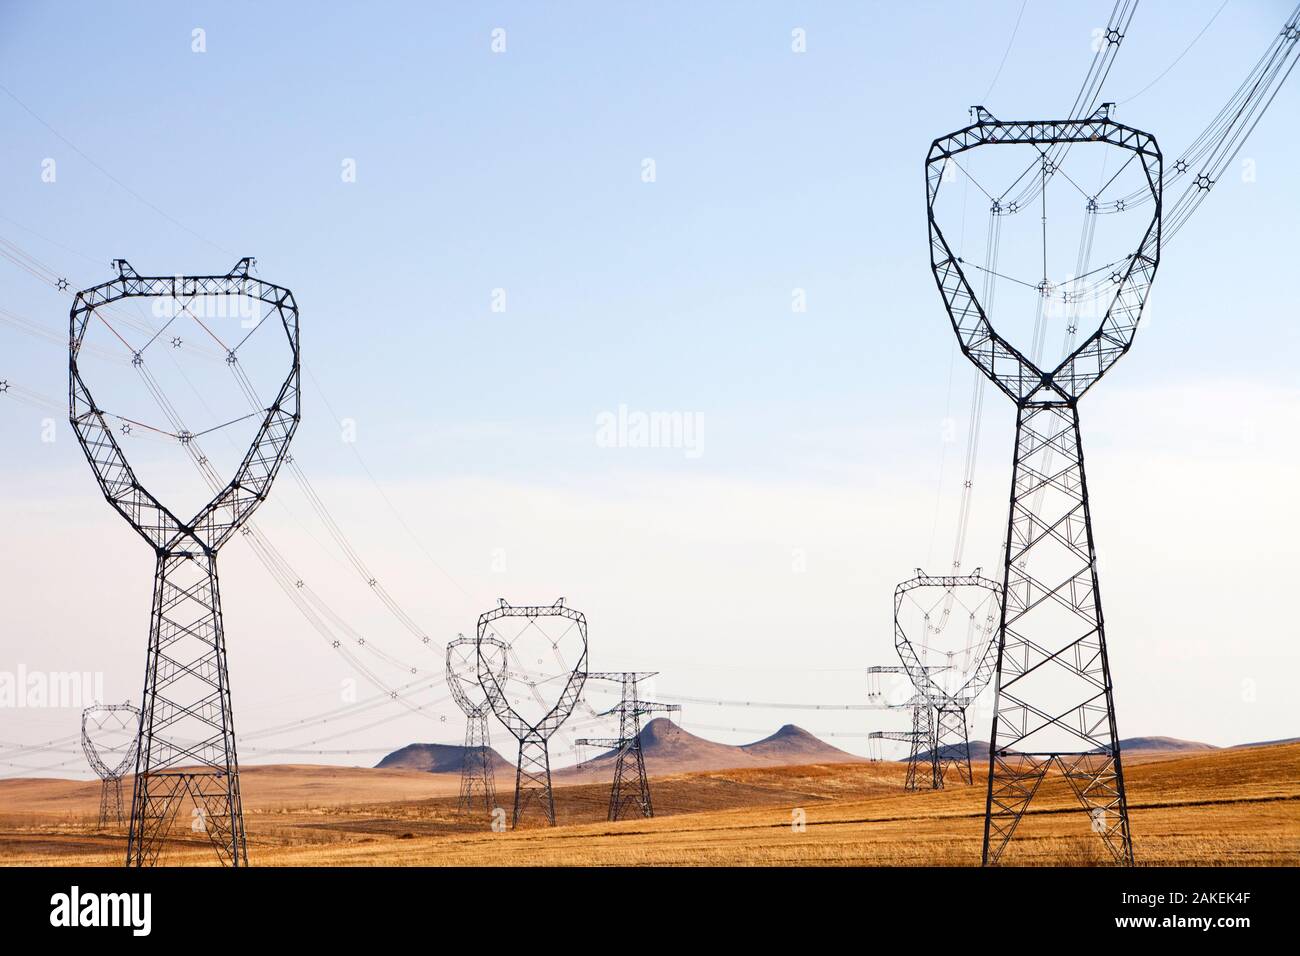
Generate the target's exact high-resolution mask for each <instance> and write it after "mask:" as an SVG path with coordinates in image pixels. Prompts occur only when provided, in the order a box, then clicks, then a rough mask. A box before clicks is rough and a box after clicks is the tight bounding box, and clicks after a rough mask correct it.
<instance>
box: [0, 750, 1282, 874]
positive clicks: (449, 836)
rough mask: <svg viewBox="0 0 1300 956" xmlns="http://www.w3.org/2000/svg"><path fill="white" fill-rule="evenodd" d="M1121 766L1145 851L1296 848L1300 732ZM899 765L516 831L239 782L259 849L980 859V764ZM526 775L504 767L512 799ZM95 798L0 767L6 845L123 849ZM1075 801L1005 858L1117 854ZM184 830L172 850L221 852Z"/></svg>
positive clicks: (1261, 852)
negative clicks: (641, 816)
mask: <svg viewBox="0 0 1300 956" xmlns="http://www.w3.org/2000/svg"><path fill="white" fill-rule="evenodd" d="M651 770H652V771H653V766H652V767H651ZM1125 771H1126V777H1127V782H1128V793H1129V806H1130V813H1131V825H1132V829H1133V835H1134V851H1135V855H1136V857H1137V861H1138V863H1139V864H1146V865H1166V866H1170V865H1182V864H1186V865H1296V864H1300V743H1291V744H1276V745H1269V746H1260V747H1251V748H1240V749H1229V750H1218V751H1211V752H1198V753H1195V754H1192V755H1186V756H1180V755H1171V754H1163V755H1153V757H1152V758H1149V759H1133V760H1130V761H1128V763H1127V764H1126V768H1125ZM903 774H904V767H903V765H902V764H897V763H852V764H843V763H841V764H819V765H812V766H800V767H770V768H769V767H763V768H746V769H742V770H732V771H707V772H695V773H682V774H674V775H669V776H662V777H655V778H654V779H653V781H652V788H653V797H654V802H655V809H656V813H657V815H656V817H655V818H654V819H652V820H628V821H623V822H619V823H607V822H605V820H604V816H605V807H606V799H607V797H608V783H607V782H606V781H601V782H599V783H593V782H589V781H590V779H591V778H590V777H582V776H578V775H575V774H558V775H557V778H556V783H557V789H556V801H557V813H558V817H559V824H560V825H559V826H557V827H554V828H547V827H537V826H530V827H527V828H524V829H521V830H519V831H514V832H504V833H496V832H492V830H491V828H490V826H489V819H488V817H487V815H486V814H483V813H478V814H476V815H474V816H472V817H467V816H465V815H462V814H459V813H457V811H456V809H455V803H456V800H455V793H456V788H457V782H458V781H457V778H456V777H455V776H454V775H448V774H428V773H420V772H418V771H407V770H402V771H390V770H369V769H361V768H333V767H319V766H254V767H247V768H245V769H244V771H243V772H242V774H241V781H242V787H243V794H244V807H245V818H246V822H247V827H248V840H249V845H248V852H249V860H250V863H252V864H253V865H255V866H277V865H298V866H407V865H417V866H431V865H471V866H526V865H760V866H763V865H815V866H823V865H830V866H841V865H855V866H859V865H868V866H895V865H920V866H927V865H958V866H961V865H976V864H978V863H979V857H980V844H981V839H982V833H983V812H984V788H983V785H982V784H983V781H982V779H981V778H980V777H979V776H977V779H976V785H975V786H974V787H957V788H952V789H948V790H945V791H937V792H924V793H904V792H903V791H902V780H903ZM978 774H979V771H978V770H977V775H978ZM513 782H514V780H513V775H511V776H510V778H509V779H508V780H507V779H505V778H504V775H502V776H501V777H499V778H498V790H499V796H498V803H500V804H502V805H503V806H505V807H506V808H507V810H509V807H510V798H511V793H512V792H511V790H510V787H511V786H512V785H513ZM125 784H126V787H127V791H126V793H127V799H128V800H129V798H130V789H129V788H130V780H129V778H128V779H127V780H126V781H125ZM98 799H99V784H98V782H97V781H96V782H81V781H66V780H8V781H3V782H0V851H2V852H0V859H3V860H4V861H5V862H6V863H8V864H16V865H55V864H61V865H117V864H120V862H121V861H122V859H123V856H124V853H125V836H124V834H123V833H121V832H120V831H107V832H101V831H99V830H98V829H97V828H96V826H95V825H94V824H95V820H94V815H95V812H96V809H97V807H98ZM1076 807H1077V804H1076V803H1075V802H1074V798H1073V796H1072V795H1071V794H1070V792H1069V790H1068V788H1067V787H1066V785H1065V783H1064V781H1063V780H1061V779H1060V778H1059V777H1058V778H1051V777H1049V778H1048V781H1047V782H1046V783H1044V785H1043V788H1042V790H1040V792H1039V794H1038V796H1037V797H1036V799H1035V801H1034V805H1033V808H1032V811H1031V813H1030V814H1029V815H1028V816H1027V817H1026V819H1025V820H1024V821H1023V822H1022V824H1021V827H1020V830H1019V831H1018V834H1017V837H1016V840H1015V842H1014V843H1013V844H1012V846H1011V848H1010V849H1009V850H1008V851H1007V854H1006V856H1005V857H1004V863H1006V864H1009V865H1015V864H1023V865H1090V864H1101V863H1105V862H1106V861H1107V857H1106V856H1105V852H1104V849H1103V847H1102V845H1101V843H1100V841H1099V840H1098V838H1097V837H1096V836H1094V835H1093V834H1092V833H1091V832H1090V830H1089V827H1088V818H1087V817H1086V816H1085V815H1084V814H1083V813H1082V812H1079V811H1077V810H1075V808H1076ZM796 809H801V810H802V811H803V815H804V819H805V820H806V827H805V828H804V830H803V831H802V832H798V831H796V829H795V828H794V827H792V825H791V824H792V819H793V818H794V811H795V810H796ZM1067 811H1073V812H1067ZM183 836H184V839H178V840H177V841H176V842H175V844H174V845H173V846H171V847H169V849H168V851H167V852H166V855H165V857H164V862H166V863H172V864H207V863H210V862H212V861H213V859H214V858H213V855H212V853H211V851H210V850H209V849H208V848H207V847H206V845H205V844H202V843H191V842H189V841H188V839H187V838H188V837H189V836H190V834H189V833H188V832H187V831H183Z"/></svg>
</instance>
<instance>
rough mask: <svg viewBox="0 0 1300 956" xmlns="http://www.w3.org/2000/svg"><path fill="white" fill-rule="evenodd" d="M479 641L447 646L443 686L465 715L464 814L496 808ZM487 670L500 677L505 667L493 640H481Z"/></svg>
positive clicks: (464, 639) (503, 651)
mask: <svg viewBox="0 0 1300 956" xmlns="http://www.w3.org/2000/svg"><path fill="white" fill-rule="evenodd" d="M479 643H480V642H479V641H476V640H474V639H473V638H468V637H465V636H464V635H463V634H462V635H459V636H457V638H456V640H454V641H452V642H451V643H449V644H448V645H447V686H449V687H450V688H451V695H452V697H453V698H454V699H455V701H456V706H457V707H459V708H460V709H461V711H462V712H463V713H464V714H465V749H464V752H463V753H464V762H463V763H462V764H461V769H460V801H459V803H458V807H459V809H461V810H464V811H466V812H468V811H470V810H473V809H474V805H475V803H476V802H481V803H482V805H483V809H484V810H485V811H486V812H487V813H491V812H492V811H493V810H494V809H495V808H496V804H497V786H496V774H495V772H494V771H493V769H492V742H491V738H490V735H489V733H488V715H489V714H491V713H492V705H491V704H490V703H489V702H488V699H487V694H486V693H484V691H483V687H482V685H481V684H480V683H479V680H478V647H479ZM482 644H483V646H484V648H485V649H486V651H487V657H488V666H489V667H490V668H491V669H492V670H493V671H495V672H496V673H498V674H499V673H500V672H501V671H502V670H503V669H504V668H505V666H506V653H507V651H508V650H509V649H508V648H507V647H506V645H505V644H503V643H502V642H501V641H499V640H497V639H496V638H494V637H485V638H483V641H482Z"/></svg>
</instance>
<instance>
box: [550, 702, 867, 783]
mask: <svg viewBox="0 0 1300 956" xmlns="http://www.w3.org/2000/svg"><path fill="white" fill-rule="evenodd" d="M640 738H641V752H642V753H644V754H645V761H646V770H647V771H649V772H650V773H651V774H654V775H663V774H671V773H692V772H698V771H704V770H734V769H737V768H742V767H776V766H797V765H806V764H822V763H849V762H856V761H861V760H862V759H863V758H861V757H856V756H854V755H853V754H851V753H846V752H845V751H843V750H840V749H839V748H837V747H832V746H831V745H830V744H828V743H825V742H824V741H822V740H820V739H818V738H817V737H814V736H813V735H812V734H810V733H808V731H806V730H804V729H803V728H801V727H796V726H794V725H793V724H786V725H785V726H784V727H782V728H781V729H780V730H778V731H777V732H776V733H774V734H772V735H771V736H770V737H764V738H763V739H762V740H756V741H754V742H753V743H750V744H742V745H740V746H735V745H732V744H720V743H718V742H717V741H715V740H706V739H705V738H703V737H697V736H695V734H692V733H690V732H689V731H686V730H683V729H682V728H681V727H679V726H677V725H676V724H675V723H673V722H672V721H671V720H669V719H668V718H667V717H657V718H655V719H654V720H652V721H650V723H648V724H646V725H645V726H644V727H643V728H641V735H640ZM615 757H616V754H615V752H614V751H612V750H611V751H607V752H605V753H603V754H601V755H600V756H598V757H593V758H591V759H590V760H586V761H584V762H583V763H582V765H581V766H580V767H575V768H570V770H569V771H567V772H568V773H577V774H583V775H586V774H594V775H601V776H603V775H606V774H608V773H610V772H611V771H612V769H613V764H614V760H615Z"/></svg>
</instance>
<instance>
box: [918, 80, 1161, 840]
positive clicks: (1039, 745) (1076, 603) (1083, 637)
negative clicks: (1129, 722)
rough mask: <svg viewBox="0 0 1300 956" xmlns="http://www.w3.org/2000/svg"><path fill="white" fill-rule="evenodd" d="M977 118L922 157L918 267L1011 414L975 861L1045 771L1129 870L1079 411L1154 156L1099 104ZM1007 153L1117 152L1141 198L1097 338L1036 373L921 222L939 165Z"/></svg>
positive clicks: (1007, 828) (1151, 272) (1154, 183)
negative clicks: (999, 603)
mask: <svg viewBox="0 0 1300 956" xmlns="http://www.w3.org/2000/svg"><path fill="white" fill-rule="evenodd" d="M977 109H978V113H977V116H978V120H977V122H975V123H974V124H972V125H970V126H967V127H965V128H964V129H961V130H958V131H957V132H955V133H952V134H950V135H948V136H944V137H942V138H940V139H937V140H935V141H934V143H933V145H932V146H931V147H930V152H929V155H928V157H927V159H926V186H927V212H928V219H929V230H930V261H931V268H932V270H933V272H934V278H935V282H936V284H937V285H938V288H939V292H940V294H941V295H942V296H943V300H944V305H945V306H946V308H947V311H948V315H949V318H950V319H951V322H952V327H953V330H954V332H955V333H956V335H957V339H958V341H959V343H960V346H961V349H962V352H963V353H964V354H965V355H966V357H967V358H968V359H969V360H970V361H971V362H973V363H974V364H975V365H976V367H978V368H979V369H980V370H981V371H982V372H983V373H984V374H985V375H986V376H988V378H989V379H990V380H992V382H993V383H994V384H995V385H997V387H998V388H999V389H1001V390H1002V391H1003V392H1004V393H1005V394H1006V395H1007V396H1008V397H1009V398H1011V400H1012V401H1014V402H1015V403H1016V408H1017V419H1016V444H1015V465H1014V469H1013V473H1012V481H1011V509H1010V515H1009V519H1008V523H1007V539H1006V540H1007V547H1006V567H1005V577H1004V581H1003V609H1002V620H1001V623H1000V627H999V635H998V655H997V667H996V672H997V682H996V685H995V686H996V700H995V706H994V718H993V732H992V739H991V747H990V755H989V786H988V799H987V805H986V816H985V826H984V851H983V861H984V864H985V865H991V864H996V863H997V862H998V861H999V860H1000V859H1001V857H1002V854H1003V852H1004V850H1005V849H1006V847H1007V844H1008V843H1009V842H1010V840H1011V839H1012V837H1013V835H1014V834H1015V831H1016V827H1017V825H1018V824H1019V823H1020V821H1021V819H1022V818H1023V816H1024V814H1025V812H1026V810H1027V809H1028V807H1029V804H1030V801H1031V800H1032V799H1033V797H1034V794H1035V793H1036V792H1037V791H1038V788H1039V786H1040V784H1041V783H1042V781H1043V777H1044V775H1045V774H1046V773H1047V772H1048V771H1049V770H1050V769H1051V767H1052V766H1053V765H1056V766H1057V767H1059V768H1060V770H1061V771H1062V772H1063V773H1064V775H1065V779H1066V780H1067V781H1068V782H1069V785H1070V787H1071V788H1072V790H1073V791H1074V793H1075V795H1076V796H1077V797H1078V799H1079V800H1080V802H1081V803H1082V804H1083V806H1084V808H1085V809H1086V810H1087V811H1088V813H1089V815H1090V816H1091V819H1092V829H1093V830H1094V831H1095V832H1097V833H1098V834H1099V835H1100V836H1101V838H1102V840H1103V842H1104V843H1105V845H1106V847H1107V848H1108V849H1109V850H1110V852H1111V854H1112V855H1113V856H1114V858H1115V860H1116V861H1117V862H1119V863H1123V864H1132V862H1133V845H1132V840H1131V837H1130V833H1129V821H1128V804H1127V800H1126V797H1125V792H1124V774H1123V767H1122V762H1121V758H1120V752H1119V746H1118V741H1119V737H1118V733H1117V731H1116V727H1115V708H1114V703H1113V699H1112V687H1111V676H1110V666H1109V663H1108V661H1107V657H1106V639H1105V628H1104V624H1103V617H1102V611H1101V599H1100V596H1099V593H1098V587H1097V566H1096V550H1095V547H1094V545H1093V536H1092V520H1091V514H1090V511H1089V501H1088V489H1087V483H1086V480H1085V476H1084V465H1083V446H1082V444H1081V442H1080V432H1079V413H1078V404H1077V403H1078V401H1079V399H1080V398H1081V397H1082V396H1083V394H1084V393H1085V392H1086V391H1087V390H1088V389H1089V388H1091V387H1092V386H1093V385H1094V384H1096V382H1097V381H1098V379H1100V378H1101V376H1102V375H1103V374H1104V373H1105V372H1106V371H1107V370H1108V369H1109V368H1110V367H1111V366H1112V365H1113V364H1114V363H1115V362H1116V361H1118V360H1119V358H1120V356H1122V355H1123V354H1124V353H1125V352H1127V351H1128V349H1129V347H1130V346H1131V345H1132V341H1133V336H1134V333H1135V332H1136V330H1137V325H1138V320H1139V319H1140V317H1141V314H1142V307H1143V305H1144V303H1145V301H1146V298H1147V292H1148V289H1149V287H1150V284H1151V281H1152V279H1153V277H1154V276H1155V272H1156V267H1157V265H1158V263H1159V258H1160V219H1161V162H1162V160H1161V154H1160V150H1159V147H1158V146H1157V144H1156V141H1155V139H1154V138H1153V137H1152V136H1150V135H1149V134H1147V133H1144V132H1142V131H1141V130H1137V129H1133V128H1131V127H1127V126H1122V125H1120V124H1119V123H1116V122H1114V121H1113V120H1111V119H1110V117H1109V110H1108V108H1107V107H1106V106H1103V107H1102V108H1101V109H1100V110H1098V111H1097V112H1096V113H1094V114H1093V115H1092V116H1090V117H1088V118H1086V119H1069V120H1051V121H1042V122H1037V121H1036V122H999V121H997V120H996V119H994V118H993V117H992V116H990V115H989V114H988V113H987V111H985V110H983V109H982V108H977ZM1013 143H1021V144H1032V145H1036V146H1039V147H1042V146H1048V147H1053V146H1059V145H1061V144H1075V143H1104V144H1106V145H1109V146H1111V147H1115V148H1117V149H1120V150H1124V151H1127V152H1128V153H1131V154H1132V155H1131V156H1129V157H1128V159H1130V160H1133V159H1136V160H1137V162H1138V163H1139V164H1140V165H1141V170H1142V174H1143V176H1144V177H1145V182H1146V185H1147V187H1148V188H1149V190H1150V192H1151V197H1152V199H1153V206H1154V213H1153V215H1152V218H1151V222H1150V224H1149V225H1148V226H1147V227H1146V230H1145V232H1144V233H1143V236H1142V239H1141V242H1140V244H1139V246H1138V248H1137V250H1136V251H1135V252H1134V253H1133V254H1132V255H1131V256H1129V258H1128V259H1127V261H1126V263H1125V264H1124V265H1123V266H1122V267H1121V269H1120V271H1119V272H1117V275H1116V277H1115V289H1114V294H1113V298H1112V299H1111V300H1110V304H1109V306H1108V308H1107V309H1106V312H1105V314H1104V316H1103V317H1102V320H1101V323H1100V325H1099V327H1098V328H1097V330H1096V331H1095V332H1093V333H1092V334H1091V335H1090V336H1088V337H1087V338H1086V339H1084V340H1083V342H1082V343H1081V344H1080V345H1079V346H1078V347H1077V348H1075V349H1074V350H1073V351H1071V352H1069V354H1067V355H1066V356H1065V358H1064V359H1063V360H1062V361H1061V363H1060V364H1059V365H1057V366H1056V367H1055V368H1052V369H1049V370H1046V371H1044V370H1043V369H1040V368H1038V367H1037V366H1036V365H1035V364H1034V363H1033V362H1032V361H1031V360H1030V359H1029V358H1027V357H1026V356H1025V355H1024V354H1022V353H1021V352H1020V351H1019V350H1017V349H1016V348H1015V347H1014V346H1013V345H1012V344H1011V343H1010V342H1008V341H1006V340H1005V339H1003V338H1002V337H1001V336H1000V335H999V334H998V333H997V331H996V330H994V328H993V326H992V324H991V323H990V321H989V318H988V316H987V315H986V314H985V311H984V309H983V307H982V306H981V304H980V303H979V301H978V300H977V299H976V297H975V293H974V290H973V289H972V287H971V284H970V282H969V281H968V280H967V278H966V276H965V274H964V273H963V270H962V261H961V259H960V258H959V257H958V255H957V254H956V253H955V252H954V251H953V250H952V248H951V247H950V246H949V244H948V241H947V240H946V239H945V237H944V235H943V232H942V231H941V230H940V228H939V225H938V222H937V220H936V217H935V209H934V204H935V199H936V197H937V195H938V193H939V187H940V186H941V184H942V181H943V178H944V176H943V173H944V167H945V165H946V164H947V162H948V161H949V160H952V159H953V158H954V157H957V156H960V155H961V154H962V153H964V152H966V151H967V150H971V149H975V148H977V147H980V146H987V145H997V144H1013ZM1045 175H1046V173H1045Z"/></svg>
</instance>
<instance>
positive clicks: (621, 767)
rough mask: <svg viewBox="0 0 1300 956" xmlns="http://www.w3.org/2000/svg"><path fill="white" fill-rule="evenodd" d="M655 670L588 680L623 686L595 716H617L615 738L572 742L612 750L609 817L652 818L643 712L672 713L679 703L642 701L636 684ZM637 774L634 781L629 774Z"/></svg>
mask: <svg viewBox="0 0 1300 956" xmlns="http://www.w3.org/2000/svg"><path fill="white" fill-rule="evenodd" d="M657 673H659V672H658V671H612V672H602V673H592V674H588V675H587V679H588V680H592V679H595V680H610V681H617V682H618V683H619V684H621V685H622V687H623V696H622V699H621V700H620V701H619V702H618V704H616V705H615V706H614V707H611V708H610V709H609V710H607V711H604V712H603V713H601V714H599V715H598V716H601V717H608V716H612V715H614V714H617V715H618V736H617V737H615V738H591V737H583V738H581V739H579V740H577V741H575V744H576V745H577V746H586V747H604V748H606V749H609V750H614V751H615V752H616V753H617V756H616V758H615V760H614V783H613V785H612V786H611V787H610V790H609V817H608V818H609V820H611V821H614V820H623V819H626V818H627V817H628V816H631V815H633V812H635V815H636V816H641V817H652V816H654V815H655V812H654V805H653V804H652V803H651V802H650V779H649V777H648V776H646V771H645V754H644V753H642V751H641V718H642V717H643V716H645V715H646V714H674V713H678V712H680V711H681V709H682V707H681V704H658V703H655V702H654V701H648V700H641V699H640V697H639V696H638V695H637V683H638V682H639V681H643V680H648V679H649V678H651V677H654V676H655V675H656V674H657ZM633 774H635V775H636V782H635V784H633V781H632V775H633Z"/></svg>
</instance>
